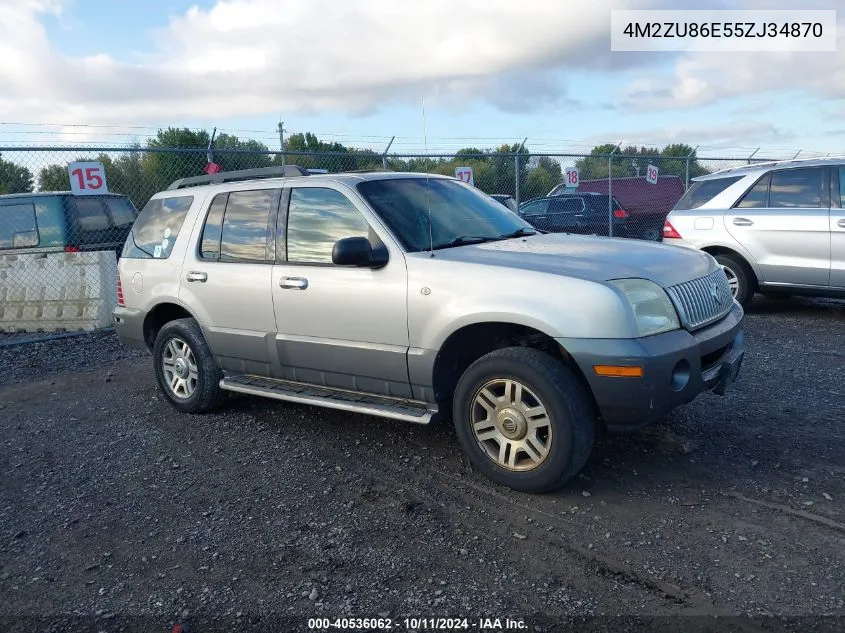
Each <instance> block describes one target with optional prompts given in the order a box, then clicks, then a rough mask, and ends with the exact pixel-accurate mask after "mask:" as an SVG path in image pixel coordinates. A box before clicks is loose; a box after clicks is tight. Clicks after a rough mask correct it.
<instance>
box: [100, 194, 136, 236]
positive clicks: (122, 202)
mask: <svg viewBox="0 0 845 633" xmlns="http://www.w3.org/2000/svg"><path fill="white" fill-rule="evenodd" d="M105 202H106V206H107V207H108V208H109V213H111V219H112V222H114V226H115V227H116V228H119V229H120V228H128V227H130V226H132V223H133V222H135V218H136V217H137V215H138V213H137V211H136V210H135V207H134V206H133V205H132V203H131V202H129V200H128V199H127V198H106V199H105Z"/></svg>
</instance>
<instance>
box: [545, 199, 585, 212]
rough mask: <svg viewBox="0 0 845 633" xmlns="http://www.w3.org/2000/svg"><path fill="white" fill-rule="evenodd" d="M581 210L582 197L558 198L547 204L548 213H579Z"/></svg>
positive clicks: (582, 206) (582, 208)
mask: <svg viewBox="0 0 845 633" xmlns="http://www.w3.org/2000/svg"><path fill="white" fill-rule="evenodd" d="M583 210H584V200H583V199H582V198H560V199H558V200H553V201H552V202H551V204H549V213H580V212H581V211H583Z"/></svg>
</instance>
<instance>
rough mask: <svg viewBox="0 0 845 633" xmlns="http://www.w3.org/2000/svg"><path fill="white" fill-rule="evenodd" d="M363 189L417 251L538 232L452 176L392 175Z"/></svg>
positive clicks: (361, 186) (406, 243) (405, 243)
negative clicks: (415, 176) (399, 176)
mask: <svg viewBox="0 0 845 633" xmlns="http://www.w3.org/2000/svg"><path fill="white" fill-rule="evenodd" d="M357 188H358V191H359V192H360V193H361V195H362V196H363V197H364V198H365V199H366V201H367V202H368V203H369V204H370V206H371V207H372V208H373V209H374V210H375V212H376V213H378V214H379V216H380V217H381V218H382V219H383V220H384V222H385V223H386V224H387V225H388V226H389V227H390V229H391V231H393V234H394V235H396V237H397V238H398V239H399V241H400V242H401V243H402V245H403V246H404V247H405V248H406V249H407V250H408V251H411V252H419V251H424V250H427V249H428V248H432V247H433V248H445V247H451V246H460V245H462V244H466V243H469V242H481V241H491V240H498V239H506V238H507V237H509V234H512V233H516V232H519V231H520V230H524V231H525V232H526V233H527V234H530V233H533V232H534V231H533V229H532V227H531V225H530V224H529V223H528V222H527V221H525V220H523V219H522V218H520V217H518V216H516V215H514V214H513V213H510V212H509V211H508V210H507V209H506V208H504V207H503V206H502V205H501V204H499V203H498V202H496V201H495V200H493V199H492V198H491V197H490V196H488V195H486V194H484V193H482V192H480V191H479V190H478V189H475V188H473V187H470V186H469V185H465V184H462V183H460V182H458V181H456V180H452V179H445V178H419V177H417V178H386V179H379V180H369V181H364V182H361V183H359V184H358V185H357Z"/></svg>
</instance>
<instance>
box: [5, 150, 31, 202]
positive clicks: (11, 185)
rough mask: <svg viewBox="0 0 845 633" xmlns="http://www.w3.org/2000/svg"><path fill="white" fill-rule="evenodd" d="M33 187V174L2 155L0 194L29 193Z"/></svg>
mask: <svg viewBox="0 0 845 633" xmlns="http://www.w3.org/2000/svg"><path fill="white" fill-rule="evenodd" d="M32 186H33V179H32V172H31V171H29V170H28V169H27V168H26V167H23V166H22V165H17V164H15V163H13V162H12V161H10V160H4V159H3V156H2V154H0V193H28V192H30V191H32Z"/></svg>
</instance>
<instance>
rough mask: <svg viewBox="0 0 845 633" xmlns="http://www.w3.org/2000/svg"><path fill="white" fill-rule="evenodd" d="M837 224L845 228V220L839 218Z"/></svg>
mask: <svg viewBox="0 0 845 633" xmlns="http://www.w3.org/2000/svg"><path fill="white" fill-rule="evenodd" d="M836 225H837V226H841V227H842V228H843V229H845V220H839V222H837V223H836Z"/></svg>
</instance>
